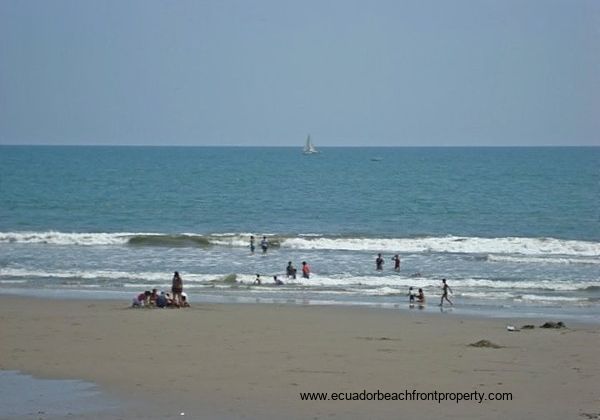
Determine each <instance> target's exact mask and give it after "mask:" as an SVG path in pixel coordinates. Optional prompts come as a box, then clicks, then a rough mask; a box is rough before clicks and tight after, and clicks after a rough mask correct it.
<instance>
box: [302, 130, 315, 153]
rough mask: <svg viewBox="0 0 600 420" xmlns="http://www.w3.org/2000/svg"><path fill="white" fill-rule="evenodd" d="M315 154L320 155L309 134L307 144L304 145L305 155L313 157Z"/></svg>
mask: <svg viewBox="0 0 600 420" xmlns="http://www.w3.org/2000/svg"><path fill="white" fill-rule="evenodd" d="M315 153H319V151H318V150H317V149H315V145H314V144H312V141H311V140H310V134H309V135H308V137H307V138H306V144H305V145H304V154H305V155H313V154H315Z"/></svg>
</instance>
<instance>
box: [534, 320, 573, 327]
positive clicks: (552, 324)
mask: <svg viewBox="0 0 600 420" xmlns="http://www.w3.org/2000/svg"><path fill="white" fill-rule="evenodd" d="M540 328H567V326H566V325H565V324H564V323H563V322H562V321H558V322H554V321H548V322H545V323H544V325H540Z"/></svg>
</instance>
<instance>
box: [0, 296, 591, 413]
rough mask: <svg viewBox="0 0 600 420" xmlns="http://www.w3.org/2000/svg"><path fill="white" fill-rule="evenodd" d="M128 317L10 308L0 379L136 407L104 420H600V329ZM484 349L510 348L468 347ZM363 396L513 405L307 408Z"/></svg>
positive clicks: (199, 313)
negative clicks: (72, 384) (42, 383)
mask: <svg viewBox="0 0 600 420" xmlns="http://www.w3.org/2000/svg"><path fill="white" fill-rule="evenodd" d="M127 306H128V302H124V301H121V300H119V301H115V300H78V299H67V300H58V299H36V298H29V297H17V296H6V295H0V317H1V319H2V325H3V329H2V332H1V335H2V339H1V340H0V369H1V370H17V371H19V372H23V373H26V374H32V375H34V376H35V377H37V378H56V379H78V380H82V381H86V382H91V383H94V384H97V385H98V386H99V387H100V388H101V389H102V390H104V391H106V393H107V394H108V395H115V396H119V397H120V398H123V399H124V401H125V402H126V404H124V405H122V406H121V408H120V410H121V411H117V413H114V415H115V416H114V417H112V414H108V415H107V416H108V417H106V418H118V417H131V416H138V417H139V416H140V415H142V416H143V417H147V418H175V417H178V418H179V417H180V413H181V412H183V413H185V415H186V416H191V417H192V418H198V417H206V418H217V419H220V418H223V419H225V418H227V419H229V418H231V419H237V418H243V417H244V418H248V419H255V418H256V419H258V418H267V419H270V418H281V417H283V416H286V417H290V418H332V417H333V416H338V418H351V419H352V418H364V417H370V418H392V417H397V415H398V414H397V413H398V412H402V413H403V415H404V414H405V415H406V416H411V415H414V416H419V417H420V418H432V417H434V416H435V417H439V418H461V417H462V418H464V417H473V416H477V417H478V418H490V419H491V418H500V417H503V416H507V417H509V418H516V419H519V418H523V419H524V418H532V417H540V416H544V417H545V418H549V419H562V418H574V417H578V416H581V415H586V414H591V415H598V416H600V410H599V409H598V401H600V396H599V395H598V392H597V389H598V385H599V384H600V366H599V365H598V363H597V355H596V351H597V348H598V345H599V344H600V327H599V326H598V325H588V324H581V323H571V322H567V323H566V324H567V328H566V329H556V330H554V329H548V330H546V329H540V328H537V326H538V325H540V324H541V323H542V322H545V321H547V319H537V320H533V319H531V318H524V319H521V320H518V319H515V318H510V322H511V323H513V324H515V325H516V326H518V327H521V326H522V324H525V323H527V324H535V325H536V328H535V329H534V330H522V331H520V332H508V331H507V330H506V322H507V320H506V319H499V318H474V317H469V316H462V315H455V314H451V315H450V316H448V315H449V314H445V313H444V314H440V313H437V314H435V313H425V312H422V311H390V310H387V309H378V308H371V307H347V306H346V307H345V306H300V305H277V304H273V305H271V304H269V305H265V304H254V305H246V304H201V303H200V304H198V303H194V304H193V305H192V307H191V308H189V309H179V310H158V309H157V310H144V309H129V308H128V307H127ZM480 340H489V341H490V342H491V343H495V344H498V345H499V346H501V347H500V348H477V347H471V346H469V344H472V343H476V342H478V341H480ZM363 390H366V391H367V392H375V391H381V392H388V393H393V392H402V391H404V390H407V391H409V392H410V391H412V390H416V391H418V392H423V393H427V392H434V391H437V392H445V393H458V392H461V393H462V392H464V393H467V392H474V391H478V392H482V393H484V392H485V393H487V392H494V393H495V392H498V393H511V394H512V397H513V398H512V400H511V401H484V402H483V403H476V402H468V401H466V402H465V401H463V402H462V403H460V404H459V403H456V402H449V401H447V402H442V403H438V402H431V401H427V402H426V401H344V402H340V401H301V398H300V397H299V393H300V392H327V393H332V392H342V393H350V394H352V393H360V392H362V391H363ZM350 394H349V395H350ZM83 418H86V417H85V415H84V416H83ZM89 418H93V415H91V414H90V416H89ZM592 418H593V417H592Z"/></svg>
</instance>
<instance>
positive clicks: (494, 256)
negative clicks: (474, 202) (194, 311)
mask: <svg viewBox="0 0 600 420" xmlns="http://www.w3.org/2000/svg"><path fill="white" fill-rule="evenodd" d="M255 236H256V244H257V246H258V242H259V241H260V236H259V235H255ZM249 237H250V234H240V233H222V234H206V235H201V234H193V233H182V234H161V233H127V232H121V233H64V232H52V231H50V232H0V244H1V243H19V244H48V245H80V246H119V245H120V246H123V245H130V246H142V247H143V246H162V247H207V246H227V247H247V246H248V244H249ZM267 238H268V240H269V244H270V246H271V247H281V248H288V249H299V250H338V251H359V252H360V251H364V252H389V253H456V254H472V255H485V257H483V258H485V259H487V260H488V261H512V262H517V263H518V262H548V263H562V264H572V263H576V264H600V242H592V241H576V240H564V239H555V238H524V237H506V238H479V237H463V236H443V237H415V238H368V237H365V238H360V237H328V236H319V235H315V234H311V235H296V236H281V235H267ZM538 257H552V258H553V259H551V258H546V259H545V260H539V261H538V260H535V261H533V260H531V258H538ZM584 257H586V258H584Z"/></svg>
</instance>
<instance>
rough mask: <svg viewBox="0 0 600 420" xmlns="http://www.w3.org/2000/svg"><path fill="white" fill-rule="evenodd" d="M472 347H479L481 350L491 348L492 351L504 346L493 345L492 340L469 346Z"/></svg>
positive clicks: (480, 341)
mask: <svg viewBox="0 0 600 420" xmlns="http://www.w3.org/2000/svg"><path fill="white" fill-rule="evenodd" d="M469 346H470V347H479V348H490V349H501V348H502V346H499V345H498V344H496V343H492V342H491V341H490V340H479V341H477V342H476V343H471V344H469Z"/></svg>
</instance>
